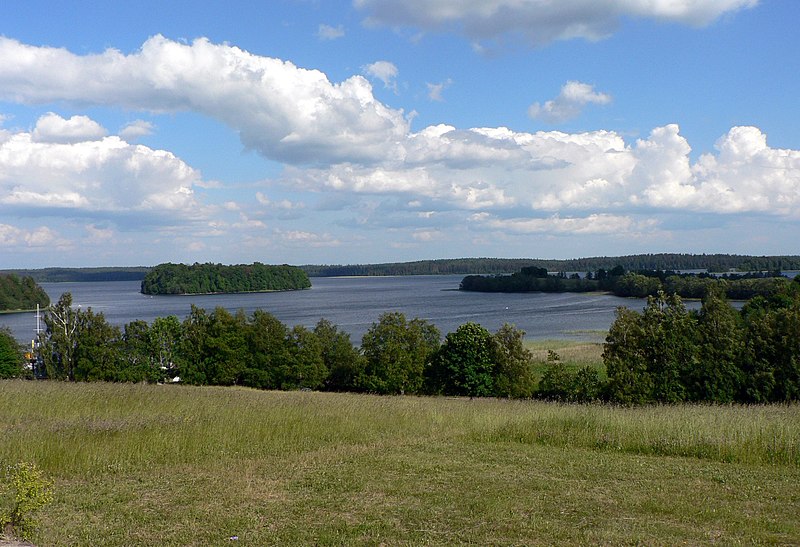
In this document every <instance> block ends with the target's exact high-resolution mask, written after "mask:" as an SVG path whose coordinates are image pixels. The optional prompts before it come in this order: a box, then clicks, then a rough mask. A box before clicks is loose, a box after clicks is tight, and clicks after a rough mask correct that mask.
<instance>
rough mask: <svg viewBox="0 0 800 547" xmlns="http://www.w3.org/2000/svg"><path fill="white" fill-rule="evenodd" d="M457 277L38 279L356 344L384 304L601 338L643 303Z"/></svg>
mask: <svg viewBox="0 0 800 547" xmlns="http://www.w3.org/2000/svg"><path fill="white" fill-rule="evenodd" d="M462 278H463V276H461V275H442V276H402V277H339V278H336V277H316V278H312V279H311V282H312V288H311V289H308V290H303V291H290V292H272V293H247V294H224V295H222V294H220V295H188V296H145V295H143V294H141V293H140V292H139V287H140V284H139V282H138V281H113V282H100V283H91V282H90V283H42V284H41V285H42V287H43V288H44V290H45V291H47V294H48V295H49V296H50V299H51V300H52V302H54V303H55V302H56V301H57V300H58V299H59V297H60V296H61V294H62V293H65V292H70V293H72V298H73V304H74V305H75V306H80V307H81V308H82V309H86V308H92V310H93V311H94V312H96V313H98V312H102V313H103V314H104V315H105V317H106V319H107V320H108V321H109V322H110V323H112V324H115V325H124V324H126V323H129V322H131V321H134V320H137V319H142V320H145V321H148V322H152V321H153V319H155V318H156V317H165V316H168V315H176V316H178V318H179V319H181V320H183V319H184V318H185V317H186V316H187V315H188V314H189V310H190V308H191V305H192V304H194V305H196V306H198V307H201V308H205V309H207V310H209V311H211V310H213V309H214V308H216V307H218V306H220V307H223V308H225V309H227V310H229V311H231V312H236V311H237V310H239V309H243V310H244V311H245V312H246V313H248V314H250V313H252V312H253V311H254V310H256V309H262V310H265V311H267V312H269V313H271V314H272V315H274V316H275V317H277V318H278V319H279V320H280V321H282V322H283V323H284V324H286V325H287V326H289V327H292V326H294V325H304V326H306V327H313V326H314V325H315V324H316V323H317V321H319V319H320V318H323V317H324V318H325V319H328V320H329V321H331V322H332V323H333V324H335V325H337V326H338V327H339V328H340V329H342V330H344V331H345V332H348V333H350V335H351V339H352V340H353V342H354V343H356V344H359V343H360V342H361V337H362V336H363V334H364V333H365V332H366V331H367V329H369V327H370V326H371V325H372V323H373V322H377V321H378V320H379V318H380V315H381V314H382V313H384V312H388V311H399V312H402V313H404V314H405V316H406V317H407V318H408V319H413V318H415V317H419V318H420V319H426V320H428V321H430V322H431V323H433V324H434V325H436V326H437V327H438V328H439V330H440V331H441V332H442V336H444V335H445V334H447V333H448V332H452V331H454V330H456V329H457V328H458V326H459V325H462V324H463V323H466V322H468V321H473V322H476V323H480V324H481V325H483V326H484V327H486V328H487V329H489V330H490V331H492V332H495V331H496V330H497V329H499V328H500V327H501V326H502V325H503V324H504V323H510V324H512V325H515V326H516V327H517V328H520V329H522V330H524V331H525V332H526V338H529V339H547V338H559V339H574V340H602V339H603V338H604V334H602V332H604V331H607V330H608V328H609V327H610V326H611V323H613V321H614V310H615V309H616V308H617V307H618V306H628V307H630V308H632V309H635V310H641V309H642V308H643V307H644V300H640V299H629V298H619V297H616V296H611V295H606V294H594V293H592V294H577V293H560V294H549V293H524V294H502V293H477V292H462V291H458V290H457V289H458V285H459V282H460V281H461V279H462ZM692 305H693V304H690V307H691V306H692ZM0 325H5V326H8V327H10V328H11V330H12V332H13V333H14V335H15V336H16V337H17V339H19V340H20V341H21V342H23V343H29V342H30V340H31V338H32V337H33V336H34V332H35V329H36V317H35V313H15V314H3V315H0Z"/></svg>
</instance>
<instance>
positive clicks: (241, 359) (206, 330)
mask: <svg viewBox="0 0 800 547" xmlns="http://www.w3.org/2000/svg"><path fill="white" fill-rule="evenodd" d="M246 323H247V319H246V317H245V315H244V312H239V313H237V314H236V315H231V313H230V312H228V311H227V310H225V308H221V307H218V308H216V309H215V310H214V311H213V312H212V313H210V314H209V313H206V311H205V310H203V309H200V308H197V307H195V306H192V309H191V312H190V314H189V317H187V319H186V320H185V321H184V324H183V331H184V337H183V344H182V350H183V352H184V358H185V365H184V371H183V376H181V379H182V380H183V381H186V382H188V383H193V384H213V385H232V384H234V383H236V382H237V380H239V379H240V374H241V373H242V371H243V370H244V369H245V356H246V355H247V345H246V339H245V331H246V329H245V327H246Z"/></svg>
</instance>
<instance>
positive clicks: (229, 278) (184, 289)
mask: <svg viewBox="0 0 800 547" xmlns="http://www.w3.org/2000/svg"><path fill="white" fill-rule="evenodd" d="M309 287H311V281H310V280H309V279H308V276H307V275H306V273H305V272H304V271H303V270H301V269H300V268H297V267H296V266H287V265H285V264H284V265H283V266H268V265H265V264H261V263H260V262H255V263H253V264H238V265H234V266H223V265H222V264H210V263H208V264H198V263H195V264H192V265H191V266H187V265H186V264H170V263H166V264H159V265H158V266H156V267H154V268H153V269H151V270H150V271H149V272H147V275H145V277H144V279H143V280H142V293H144V294H210V293H237V292H262V291H291V290H297V289H308V288H309Z"/></svg>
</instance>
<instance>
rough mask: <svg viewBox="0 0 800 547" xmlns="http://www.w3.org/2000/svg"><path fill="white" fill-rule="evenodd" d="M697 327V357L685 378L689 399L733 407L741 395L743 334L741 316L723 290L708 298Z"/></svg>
mask: <svg viewBox="0 0 800 547" xmlns="http://www.w3.org/2000/svg"><path fill="white" fill-rule="evenodd" d="M697 323H698V327H697V331H698V335H699V340H698V342H699V343H698V355H697V362H696V363H695V365H694V366H693V367H691V368H689V369H688V371H687V374H686V379H685V381H686V389H687V395H688V397H687V398H688V399H689V400H692V401H710V402H717V403H731V402H733V401H735V400H737V398H738V397H739V393H740V391H741V384H742V379H743V373H742V370H741V368H740V364H741V359H742V354H743V352H744V339H743V336H744V331H743V329H742V328H741V325H740V319H739V314H738V313H737V311H736V310H735V309H733V307H731V305H730V304H728V301H727V298H726V297H725V293H724V289H723V288H722V287H716V288H713V289H712V290H711V291H710V292H708V294H706V296H705V298H704V299H703V306H702V308H701V309H700V313H699V314H698V316H697Z"/></svg>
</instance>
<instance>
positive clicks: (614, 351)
mask: <svg viewBox="0 0 800 547" xmlns="http://www.w3.org/2000/svg"><path fill="white" fill-rule="evenodd" d="M644 345H645V332H644V329H643V325H642V321H641V314H639V313H637V312H635V311H632V310H630V309H628V308H622V307H621V308H618V309H617V318H616V320H615V321H614V323H613V324H612V325H611V328H610V329H609V331H608V336H607V337H606V343H605V345H604V347H603V362H604V364H605V366H606V373H607V375H608V384H607V391H608V397H609V398H610V399H611V400H613V401H615V402H618V403H621V404H641V403H646V402H650V401H651V400H652V399H653V378H652V375H651V373H650V370H649V367H648V359H647V351H646V348H645V347H644Z"/></svg>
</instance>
